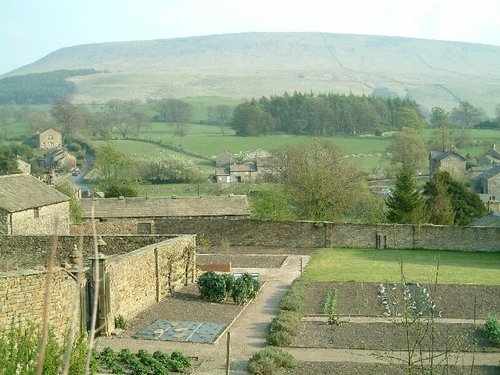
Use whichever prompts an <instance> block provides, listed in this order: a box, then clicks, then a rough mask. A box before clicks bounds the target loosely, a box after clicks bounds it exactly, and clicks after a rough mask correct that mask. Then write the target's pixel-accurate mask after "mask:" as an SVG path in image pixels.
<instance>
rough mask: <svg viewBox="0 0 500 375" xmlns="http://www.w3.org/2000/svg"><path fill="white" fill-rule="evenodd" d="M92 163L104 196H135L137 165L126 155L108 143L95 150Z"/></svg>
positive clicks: (137, 179) (137, 178)
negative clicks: (95, 153)
mask: <svg viewBox="0 0 500 375" xmlns="http://www.w3.org/2000/svg"><path fill="white" fill-rule="evenodd" d="M94 165H95V169H96V172H97V175H98V178H99V188H100V189H101V190H102V191H103V192H104V193H105V194H106V196H108V197H118V196H125V197H134V196H137V190H138V185H139V182H138V181H139V177H138V171H137V166H136V164H135V163H134V161H133V160H132V159H130V158H129V157H128V156H127V155H125V154H123V153H121V152H120V151H118V150H116V149H115V148H113V147H112V146H110V145H104V146H101V147H100V148H99V150H98V151H97V155H96V158H95V164H94Z"/></svg>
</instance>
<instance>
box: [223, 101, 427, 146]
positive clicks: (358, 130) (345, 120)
mask: <svg viewBox="0 0 500 375" xmlns="http://www.w3.org/2000/svg"><path fill="white" fill-rule="evenodd" d="M424 124H425V121H424V118H423V116H422V115H421V114H420V112H419V109H418V104H417V103H416V102H415V101H413V100H410V99H401V98H399V97H396V98H382V97H375V96H365V95H363V96H356V95H353V94H350V95H344V94H334V93H328V94H317V95H315V94H313V93H309V94H306V93H300V92H294V93H293V94H292V95H289V94H288V93H285V94H283V95H281V96H271V97H269V98H267V97H261V98H260V99H258V100H257V99H252V100H249V101H245V102H244V103H242V104H240V105H238V106H237V107H236V108H235V110H234V114H233V117H232V120H231V127H232V128H233V129H234V130H235V132H236V134H237V135H243V136H255V135H264V134H276V133H282V134H293V135H314V136H333V135H355V134H363V133H372V134H373V133H377V132H383V131H389V130H399V129H401V128H403V127H405V126H406V127H421V126H423V125H424Z"/></svg>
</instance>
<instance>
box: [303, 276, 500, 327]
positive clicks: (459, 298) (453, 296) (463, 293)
mask: <svg viewBox="0 0 500 375" xmlns="http://www.w3.org/2000/svg"><path fill="white" fill-rule="evenodd" d="M378 285H379V284H375V283H359V282H343V283H311V284H310V285H309V287H308V292H307V301H306V304H305V306H306V309H305V311H304V314H322V313H323V305H324V303H325V298H326V294H327V291H328V289H333V288H335V289H337V292H338V297H337V309H338V313H339V314H340V315H350V316H356V315H362V316H382V314H383V308H382V303H381V300H380V298H379V297H378V295H377V293H378ZM397 287H398V288H401V286H400V285H398V286H397ZM424 287H426V288H427V290H429V291H430V296H431V298H432V300H433V301H434V303H435V304H436V306H437V309H438V310H440V311H441V312H442V316H443V318H455V319H474V318H476V319H485V318H486V317H487V316H488V315H490V314H498V313H500V285H449V284H439V285H436V286H435V290H434V286H429V285H427V286H424Z"/></svg>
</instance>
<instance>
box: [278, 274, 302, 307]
mask: <svg viewBox="0 0 500 375" xmlns="http://www.w3.org/2000/svg"><path fill="white" fill-rule="evenodd" d="M305 298H306V291H305V287H304V283H303V282H299V281H297V282H294V283H293V284H292V288H291V289H290V290H289V291H288V292H287V293H286V294H285V295H284V296H283V298H282V299H281V301H280V304H279V308H280V309H281V310H288V311H296V312H302V309H303V308H304V303H305Z"/></svg>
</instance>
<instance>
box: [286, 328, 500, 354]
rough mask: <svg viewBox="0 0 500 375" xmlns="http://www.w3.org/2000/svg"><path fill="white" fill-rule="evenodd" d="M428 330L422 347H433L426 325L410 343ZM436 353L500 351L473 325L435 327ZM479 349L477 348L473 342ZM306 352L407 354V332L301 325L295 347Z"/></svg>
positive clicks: (413, 333) (412, 335) (411, 330)
mask: <svg viewBox="0 0 500 375" xmlns="http://www.w3.org/2000/svg"><path fill="white" fill-rule="evenodd" d="M425 329H427V330H428V331H427V334H425V339H424V340H423V341H422V347H423V348H425V349H428V348H430V347H431V342H430V339H429V337H430V330H431V326H430V325H428V326H426V325H425V323H424V321H422V323H421V324H420V323H418V324H416V325H413V326H410V328H409V329H408V332H409V337H410V339H409V342H410V343H414V342H416V341H417V337H419V336H418V334H417V331H419V330H425ZM433 329H434V332H435V334H434V341H433V346H434V350H437V351H445V350H447V351H453V352H457V351H462V352H472V351H474V350H481V351H488V352H490V351H499V352H500V348H496V347H495V346H493V344H492V343H491V342H490V341H489V340H488V338H487V337H486V335H485V333H484V330H483V329H482V328H481V327H478V326H477V325H473V324H443V323H434V324H433ZM475 340H476V342H477V347H476V348H475V347H474V341H475ZM291 346H294V347H304V348H328V349H362V350H405V348H406V346H407V341H406V329H405V327H404V326H403V324H401V323H393V322H388V323H342V324H341V325H340V326H336V325H329V324H327V323H326V322H324V323H323V322H302V323H301V327H300V331H299V333H298V335H297V336H295V337H294V339H293V341H292V345H291Z"/></svg>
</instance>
